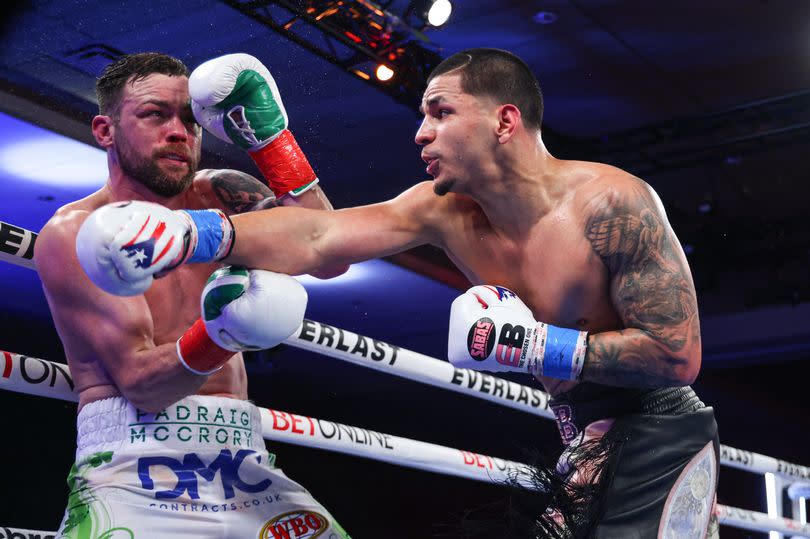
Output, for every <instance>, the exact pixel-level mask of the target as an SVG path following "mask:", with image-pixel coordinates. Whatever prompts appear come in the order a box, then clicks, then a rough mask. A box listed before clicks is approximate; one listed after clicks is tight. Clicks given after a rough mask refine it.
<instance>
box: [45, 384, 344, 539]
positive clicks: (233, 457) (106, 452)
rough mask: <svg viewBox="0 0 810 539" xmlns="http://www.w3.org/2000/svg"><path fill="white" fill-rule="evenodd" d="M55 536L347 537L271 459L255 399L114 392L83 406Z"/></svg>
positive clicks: (109, 538) (129, 538)
mask: <svg viewBox="0 0 810 539" xmlns="http://www.w3.org/2000/svg"><path fill="white" fill-rule="evenodd" d="M77 425H78V447H77V450H76V462H75V464H74V465H73V468H72V469H71V471H70V475H69V476H68V486H69V487H70V497H69V499H68V507H67V509H66V511H65V517H64V519H63V520H62V525H61V526H60V528H59V533H58V535H57V537H64V538H71V539H79V538H88V539H155V538H164V537H195V538H196V537H206V538H209V537H210V538H234V539H236V538H238V539H247V538H257V539H304V538H306V539H314V538H316V537H318V538H321V539H348V537H349V536H348V535H347V534H346V532H345V531H344V530H343V529H342V528H341V527H340V525H339V524H338V523H337V522H336V521H335V519H334V518H332V515H330V514H329V512H328V511H327V510H326V509H324V507H323V506H322V505H321V504H319V503H318V502H317V501H315V499H314V498H313V497H312V495H311V494H310V493H309V492H307V490H306V489H305V488H304V487H302V486H301V485H299V484H298V483H296V482H295V481H292V480H291V479H289V478H288V477H287V476H286V475H284V472H282V471H281V470H280V469H278V468H276V467H275V466H274V460H275V457H274V456H273V455H272V454H270V453H268V452H267V450H266V449H265V447H264V439H263V438H262V428H261V417H260V415H259V410H258V408H256V406H254V405H253V404H251V403H249V402H247V401H242V400H235V399H228V398H223V397H208V396H200V395H195V396H191V397H187V398H185V399H182V400H181V401H179V402H177V403H175V404H173V405H171V406H169V407H168V408H166V409H165V410H164V411H162V412H160V413H157V414H151V413H146V412H142V411H140V410H138V409H137V408H135V407H134V406H132V405H131V404H129V403H128V402H127V401H126V399H124V398H122V397H115V398H111V399H104V400H101V401H96V402H92V403H89V404H87V405H86V406H85V407H84V408H82V410H81V412H79V417H78V421H77Z"/></svg>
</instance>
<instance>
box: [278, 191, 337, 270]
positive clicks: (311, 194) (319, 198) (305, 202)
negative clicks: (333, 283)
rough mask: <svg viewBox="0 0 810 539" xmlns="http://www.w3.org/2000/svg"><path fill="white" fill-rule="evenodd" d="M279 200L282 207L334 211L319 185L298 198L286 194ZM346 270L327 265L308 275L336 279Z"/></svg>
mask: <svg viewBox="0 0 810 539" xmlns="http://www.w3.org/2000/svg"><path fill="white" fill-rule="evenodd" d="M279 200H280V202H281V205H282V206H292V207H300V208H309V209H312V210H332V209H334V208H333V207H332V203H331V202H330V201H329V198H328V197H327V196H326V193H324V192H323V189H321V187H320V186H319V185H315V186H313V187H312V188H310V189H308V190H307V191H305V192H304V193H301V194H300V195H298V196H293V195H291V194H289V193H287V194H286V195H284V196H283V197H281V198H280V199H279ZM348 269H349V265H348V264H338V265H327V266H325V267H321V268H318V270H316V271H311V272H310V274H311V275H312V276H313V277H317V278H319V279H331V278H333V277H337V276H338V275H343V274H344V273H346V271H348Z"/></svg>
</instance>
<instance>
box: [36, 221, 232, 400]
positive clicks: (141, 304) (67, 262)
mask: <svg viewBox="0 0 810 539" xmlns="http://www.w3.org/2000/svg"><path fill="white" fill-rule="evenodd" d="M87 215H88V212H81V211H72V212H69V213H67V214H65V215H57V216H55V217H54V218H52V219H51V221H49V222H48V224H46V225H45V227H44V228H43V229H42V231H41V232H40V234H39V238H38V239H37V245H36V251H35V253H34V256H35V259H36V263H37V270H38V272H39V276H40V279H41V281H42V285H43V288H44V290H45V295H46V297H47V299H48V304H49V305H50V308H51V314H52V315H53V319H54V323H55V324H56V329H57V331H58V332H59V336H60V337H61V339H62V343H63V344H64V347H65V352H66V354H67V356H68V358H69V359H70V360H71V363H72V364H73V365H72V369H73V372H74V373H76V374H75V375H74V376H75V378H76V382H77V386H78V387H77V389H78V390H79V391H80V392H81V391H82V390H85V389H88V388H86V387H82V386H81V383H82V382H81V379H80V374H78V373H80V372H81V371H83V370H86V369H87V368H88V365H89V364H90V363H98V362H100V363H101V367H102V370H103V371H105V372H106V373H108V374H109V375H110V377H111V380H110V382H111V383H112V384H114V385H115V386H116V387H117V389H118V391H119V392H120V393H121V394H122V395H123V396H124V397H125V398H126V399H127V400H129V401H130V402H131V403H132V404H134V405H135V406H137V407H138V408H141V409H142V410H146V411H150V412H153V411H158V410H161V409H163V408H164V407H165V406H167V405H169V404H171V403H173V402H175V401H177V400H179V399H181V398H182V397H185V396H187V395H190V394H193V393H195V392H196V391H197V389H199V388H200V386H202V384H203V383H204V382H205V381H206V380H207V379H208V377H207V376H199V375H196V374H192V373H191V372H189V371H188V370H186V369H185V368H184V367H183V366H182V364H181V363H180V361H179V360H178V358H177V353H176V347H175V341H174V340H173V339H172V341H171V342H170V343H166V344H162V345H159V346H156V345H155V341H154V324H153V321H152V316H151V313H150V310H149V307H148V305H147V303H146V299H145V298H144V296H135V297H119V296H113V295H110V294H107V293H106V292H103V291H102V290H101V289H99V288H98V287H97V286H95V285H94V284H93V283H92V282H91V281H90V280H89V279H88V277H87V276H86V275H85V273H84V271H83V270H82V268H81V267H80V266H79V262H78V260H77V258H76V248H75V244H76V234H77V232H78V229H79V226H80V225H81V222H82V221H83V220H84V219H85V218H86V216H87ZM80 364H83V365H82V366H80ZM89 368H91V369H93V370H96V371H98V370H99V369H98V367H92V366H90V367H89ZM226 368H227V366H226Z"/></svg>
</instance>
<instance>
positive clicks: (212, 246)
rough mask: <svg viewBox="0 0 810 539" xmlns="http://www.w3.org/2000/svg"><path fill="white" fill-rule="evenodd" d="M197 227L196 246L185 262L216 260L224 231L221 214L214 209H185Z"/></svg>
mask: <svg viewBox="0 0 810 539" xmlns="http://www.w3.org/2000/svg"><path fill="white" fill-rule="evenodd" d="M185 212H186V213H188V215H189V216H190V217H191V219H192V221H194V225H195V226H196V227H197V247H196V248H195V249H194V253H193V254H192V255H191V258H189V259H188V260H187V261H186V262H188V263H193V262H213V261H215V260H218V254H219V252H220V249H221V247H222V241H223V235H224V233H225V231H224V227H223V223H222V215H223V214H221V213H220V212H218V211H216V210H185Z"/></svg>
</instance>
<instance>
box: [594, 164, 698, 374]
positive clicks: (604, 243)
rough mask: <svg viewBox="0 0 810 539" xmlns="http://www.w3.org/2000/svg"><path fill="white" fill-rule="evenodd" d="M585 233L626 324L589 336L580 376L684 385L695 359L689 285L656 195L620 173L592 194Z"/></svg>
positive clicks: (682, 258)
mask: <svg viewBox="0 0 810 539" xmlns="http://www.w3.org/2000/svg"><path fill="white" fill-rule="evenodd" d="M585 233H586V236H587V238H588V240H589V241H590V243H591V246H592V247H593V250H594V251H595V252H596V254H597V255H598V256H599V257H600V258H601V259H602V261H603V262H604V264H605V265H606V266H607V268H608V271H609V273H610V293H611V298H612V301H613V306H614V308H615V309H616V312H617V313H618V314H619V316H620V317H621V319H622V321H623V323H624V326H625V329H623V330H621V331H609V332H604V333H597V334H592V335H590V337H589V339H588V352H587V355H586V357H585V364H584V367H583V371H582V379H583V380H587V381H592V382H597V383H602V384H608V385H614V386H622V387H664V386H679V385H687V384H691V383H692V382H693V381H694V380H695V378H696V377H697V374H698V371H699V370H700V362H701V351H700V322H699V320H698V309H697V298H696V294H695V286H694V283H693V282H692V275H691V273H690V271H689V265H688V263H687V261H686V257H685V256H684V253H683V250H682V249H681V245H680V243H679V242H678V239H677V238H676V237H675V233H674V232H673V231H672V228H671V227H670V226H669V223H668V221H667V218H666V214H665V213H664V209H663V206H662V204H661V201H660V200H659V199H658V196H657V195H656V194H655V192H654V191H653V190H652V189H651V188H650V187H649V186H648V185H647V184H645V183H644V182H642V181H641V180H637V179H623V180H622V181H621V182H620V185H619V186H617V187H616V188H615V189H611V190H609V191H607V192H605V193H604V194H602V195H600V196H599V197H597V198H596V199H595V201H594V204H593V205H592V212H590V218H589V220H588V222H587V225H586V230H585Z"/></svg>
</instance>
